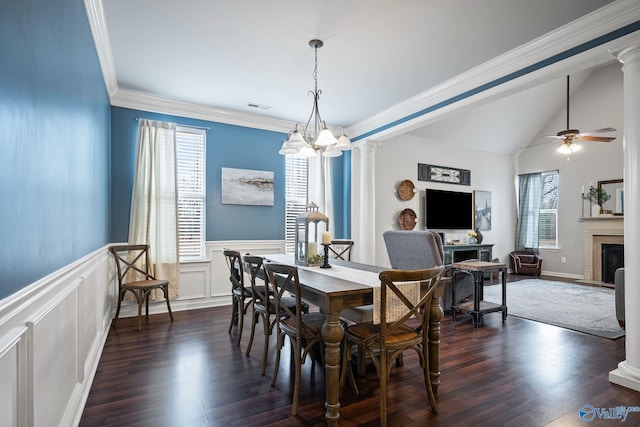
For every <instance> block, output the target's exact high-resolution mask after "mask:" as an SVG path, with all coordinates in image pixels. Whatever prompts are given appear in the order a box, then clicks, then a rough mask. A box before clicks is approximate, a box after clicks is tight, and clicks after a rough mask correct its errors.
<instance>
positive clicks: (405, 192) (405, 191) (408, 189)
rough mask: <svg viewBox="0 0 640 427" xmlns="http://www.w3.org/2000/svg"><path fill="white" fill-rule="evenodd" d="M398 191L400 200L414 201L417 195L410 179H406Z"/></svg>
mask: <svg viewBox="0 0 640 427" xmlns="http://www.w3.org/2000/svg"><path fill="white" fill-rule="evenodd" d="M397 191H398V197H399V198H400V200H404V201H407V200H411V199H413V195H414V194H416V186H415V185H413V181H411V180H410V179H405V180H404V181H402V182H401V183H400V185H398V190H397Z"/></svg>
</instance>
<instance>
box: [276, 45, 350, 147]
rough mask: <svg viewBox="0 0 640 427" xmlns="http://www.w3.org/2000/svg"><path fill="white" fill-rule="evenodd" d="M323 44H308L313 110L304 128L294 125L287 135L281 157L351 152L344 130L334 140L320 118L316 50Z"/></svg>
mask: <svg viewBox="0 0 640 427" xmlns="http://www.w3.org/2000/svg"><path fill="white" fill-rule="evenodd" d="M323 44H324V43H322V40H317V39H314V40H311V41H310V42H309V46H311V47H312V48H313V49H314V51H315V68H314V69H313V80H314V82H315V87H314V90H313V92H312V91H309V95H313V108H312V109H311V114H310V115H309V120H307V123H306V124H305V125H304V127H302V123H296V127H295V129H294V130H292V131H291V132H289V133H288V135H287V139H285V140H284V142H283V144H282V148H280V151H278V153H280V154H282V155H287V154H288V155H294V156H300V157H313V156H315V155H316V153H317V152H322V155H323V156H324V157H338V156H341V155H342V152H343V151H346V150H351V141H350V140H349V138H348V137H347V135H345V133H344V129H343V128H342V127H339V128H337V129H339V130H340V136H339V137H338V138H336V137H335V136H334V134H333V132H332V131H330V130H329V129H327V125H326V123H325V122H324V120H322V117H321V116H320V107H319V106H318V100H319V99H320V94H321V93H322V91H321V90H319V89H318V49H319V48H321V47H322V45H323ZM311 126H313V132H314V134H313V136H311V134H310V127H311Z"/></svg>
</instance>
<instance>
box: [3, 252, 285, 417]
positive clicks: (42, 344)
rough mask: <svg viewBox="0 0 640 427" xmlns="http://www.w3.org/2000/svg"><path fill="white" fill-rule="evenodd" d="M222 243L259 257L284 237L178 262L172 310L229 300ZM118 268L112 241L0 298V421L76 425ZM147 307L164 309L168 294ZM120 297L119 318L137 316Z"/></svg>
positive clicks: (104, 330) (157, 310) (100, 346)
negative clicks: (177, 290) (110, 245)
mask: <svg viewBox="0 0 640 427" xmlns="http://www.w3.org/2000/svg"><path fill="white" fill-rule="evenodd" d="M224 248H229V249H234V250H237V251H240V252H241V253H243V254H244V253H252V254H256V255H260V254H268V253H283V252H284V250H285V242H284V241H280V240H277V241H248V240H241V241H219V242H208V243H207V245H206V249H207V255H208V259H207V260H206V261H203V262H194V263H186V264H182V265H181V266H180V280H181V286H180V297H179V298H178V299H177V300H173V301H171V308H172V310H174V311H180V310H192V309H197V308H203V307H212V306H220V305H228V304H230V303H231V297H230V295H231V292H230V290H231V285H230V283H229V270H228V268H227V265H226V263H225V260H224V257H223V255H222V250H223V249H224ZM115 276H116V275H115V266H114V263H113V260H112V258H111V254H110V253H109V251H108V246H105V247H103V248H100V249H99V250H96V251H94V252H93V253H91V254H89V255H87V256H85V257H83V258H82V259H79V260H77V261H75V262H73V263H71V264H69V265H67V266H65V267H64V268H62V269H60V270H58V271H56V272H54V273H52V274H50V275H49V276H47V277H45V278H43V279H41V280H39V281H37V282H35V283H33V284H31V285H29V286H28V287H26V288H24V289H22V290H20V291H18V292H17V293H15V294H13V295H11V296H9V297H7V298H5V299H3V300H0V378H1V379H2V380H1V381H0V414H1V416H0V425H1V426H16V427H18V426H19V427H22V426H36V427H38V426H44V427H49V426H65V427H66V426H75V425H77V424H78V423H79V421H80V418H81V416H82V411H83V409H84V405H85V402H86V399H87V396H88V395H89V390H90V389H91V382H92V381H93V377H94V375H95V371H96V369H97V366H98V362H99V360H100V355H101V354H102V349H103V347H104V343H105V340H106V338H107V335H108V333H109V327H110V325H111V319H112V317H113V315H114V313H115V305H116V298H117V292H116V287H117V284H116V277H115ZM149 311H150V313H162V312H166V304H165V303H164V300H161V301H157V302H154V303H151V304H150V307H149ZM136 314H137V310H136V307H135V306H134V305H133V304H130V303H126V302H125V303H123V307H122V310H121V312H120V316H121V317H128V316H135V315H136Z"/></svg>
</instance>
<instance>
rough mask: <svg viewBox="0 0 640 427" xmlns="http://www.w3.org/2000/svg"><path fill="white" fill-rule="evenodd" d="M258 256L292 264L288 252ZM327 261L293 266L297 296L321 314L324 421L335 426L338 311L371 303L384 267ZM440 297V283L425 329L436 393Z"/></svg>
mask: <svg viewBox="0 0 640 427" xmlns="http://www.w3.org/2000/svg"><path fill="white" fill-rule="evenodd" d="M262 256H263V257H264V258H265V260H266V262H277V263H280V264H287V265H296V264H295V262H294V257H293V255H292V254H267V255H262ZM329 265H330V266H331V268H321V267H320V266H300V265H298V266H297V267H298V277H299V280H300V285H301V297H302V298H303V299H304V300H305V301H308V302H309V303H311V304H314V305H316V306H317V307H318V308H319V310H320V311H321V312H322V313H324V314H325V321H324V324H323V325H322V330H321V335H322V340H323V341H324V348H325V355H324V363H325V381H326V399H325V419H326V422H327V425H329V426H337V425H338V422H339V419H340V400H339V398H340V381H339V377H340V362H341V356H340V343H341V342H342V338H343V336H344V330H343V326H342V323H341V321H340V313H341V312H342V311H343V310H344V309H347V308H351V307H359V306H364V305H369V304H373V289H374V288H375V287H376V286H380V280H379V278H378V275H379V273H380V272H381V271H383V270H386V269H387V268H384V267H379V266H374V265H368V264H361V263H357V262H352V261H344V260H339V259H331V260H330V263H329ZM425 286H426V284H425ZM441 297H442V285H440V286H439V289H437V290H436V292H435V294H434V298H433V300H432V302H431V307H430V312H429V330H428V346H429V372H430V378H431V386H432V388H433V391H434V393H436V394H437V391H438V386H439V384H440V371H439V346H440V321H441V320H442V318H443V317H444V312H443V311H442V308H441V307H440V298H441Z"/></svg>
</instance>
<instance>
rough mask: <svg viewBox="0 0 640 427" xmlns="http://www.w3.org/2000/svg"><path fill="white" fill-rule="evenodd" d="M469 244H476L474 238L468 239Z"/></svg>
mask: <svg viewBox="0 0 640 427" xmlns="http://www.w3.org/2000/svg"><path fill="white" fill-rule="evenodd" d="M469 244H470V245H475V244H476V238H475V237H469Z"/></svg>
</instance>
